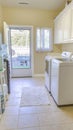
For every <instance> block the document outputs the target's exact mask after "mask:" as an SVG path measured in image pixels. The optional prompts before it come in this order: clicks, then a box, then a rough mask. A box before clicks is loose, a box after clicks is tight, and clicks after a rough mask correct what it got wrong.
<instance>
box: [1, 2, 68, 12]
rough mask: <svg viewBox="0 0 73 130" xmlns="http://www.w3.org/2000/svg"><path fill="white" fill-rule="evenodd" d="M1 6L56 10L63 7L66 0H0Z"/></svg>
mask: <svg viewBox="0 0 73 130" xmlns="http://www.w3.org/2000/svg"><path fill="white" fill-rule="evenodd" d="M19 3H20V4H19ZM0 4H1V5H2V6H10V7H13V6H14V7H16V6H18V7H30V8H38V9H48V10H57V9H62V8H64V7H65V4H66V0H0Z"/></svg>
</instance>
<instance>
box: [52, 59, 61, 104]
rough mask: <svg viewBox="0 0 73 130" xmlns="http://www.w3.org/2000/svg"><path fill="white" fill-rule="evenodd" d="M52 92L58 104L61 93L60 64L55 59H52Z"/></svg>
mask: <svg viewBox="0 0 73 130" xmlns="http://www.w3.org/2000/svg"><path fill="white" fill-rule="evenodd" d="M51 70H52V71H51V94H52V96H53V98H54V100H55V101H56V103H57V104H58V97H59V96H58V94H59V89H58V87H59V64H58V63H56V62H55V61H54V60H53V61H52V67H51Z"/></svg>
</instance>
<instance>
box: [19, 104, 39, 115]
mask: <svg viewBox="0 0 73 130" xmlns="http://www.w3.org/2000/svg"><path fill="white" fill-rule="evenodd" d="M33 113H37V110H36V107H35V106H31V107H20V108H19V115H23V114H33Z"/></svg>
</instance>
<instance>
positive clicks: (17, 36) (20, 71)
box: [9, 26, 33, 77]
mask: <svg viewBox="0 0 73 130" xmlns="http://www.w3.org/2000/svg"><path fill="white" fill-rule="evenodd" d="M9 37H10V45H9V47H10V55H11V76H12V77H24V76H32V52H33V51H32V27H21V26H10V27H9Z"/></svg>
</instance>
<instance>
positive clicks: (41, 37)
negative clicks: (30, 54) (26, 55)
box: [36, 28, 52, 51]
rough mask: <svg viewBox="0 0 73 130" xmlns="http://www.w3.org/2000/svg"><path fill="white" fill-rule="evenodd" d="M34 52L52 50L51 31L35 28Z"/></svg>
mask: <svg viewBox="0 0 73 130" xmlns="http://www.w3.org/2000/svg"><path fill="white" fill-rule="evenodd" d="M36 50H37V51H51V50H52V29H50V28H37V31H36Z"/></svg>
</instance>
